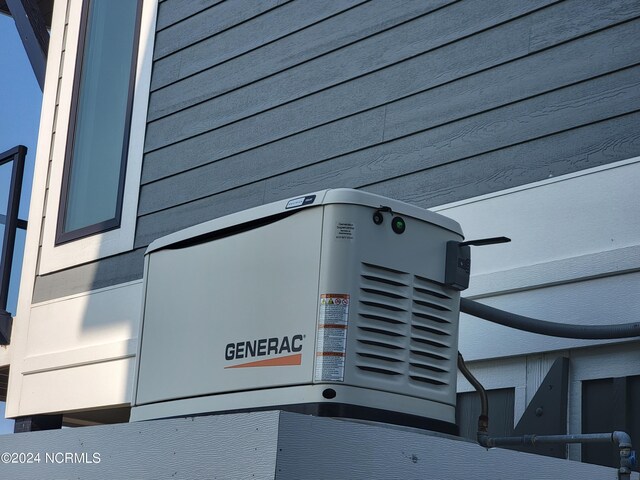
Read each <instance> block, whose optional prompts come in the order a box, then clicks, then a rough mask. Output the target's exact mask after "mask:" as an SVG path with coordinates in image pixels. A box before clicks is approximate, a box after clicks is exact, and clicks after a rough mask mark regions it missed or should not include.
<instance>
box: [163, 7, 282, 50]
mask: <svg viewBox="0 0 640 480" xmlns="http://www.w3.org/2000/svg"><path fill="white" fill-rule="evenodd" d="M292 1H293V0H284V1H282V2H281V3H276V4H275V5H274V6H273V7H271V8H269V9H267V10H263V11H261V12H260V13H258V14H257V15H254V16H252V17H248V18H245V19H243V20H241V21H239V22H237V23H234V24H232V25H229V26H227V27H224V28H223V29H221V30H218V31H217V32H215V33H214V34H213V35H210V36H209V37H205V38H201V39H199V40H197V41H195V42H193V43H190V44H188V45H185V46H183V47H180V48H178V49H176V50H172V51H170V52H168V53H165V54H160V55H159V56H157V57H156V56H155V55H154V57H153V61H154V62H155V61H157V60H161V59H163V58H165V57H168V56H169V55H172V54H174V53H177V52H179V51H181V50H184V49H185V48H189V47H190V46H191V45H195V44H197V43H200V42H202V41H203V40H206V39H207V38H210V37H213V36H215V35H218V34H220V33H222V32H225V31H227V30H231V29H232V28H235V27H237V26H238V25H242V24H243V23H246V22H249V21H251V20H253V19H254V18H256V17H259V16H260V15H264V14H265V13H267V12H270V11H272V10H275V9H277V8H280V7H282V6H283V5H286V4H287V3H290V2H292ZM219 5H220V4H215V5H212V6H210V7H208V8H205V9H204V10H201V11H200V12H198V13H197V14H196V15H201V14H202V13H204V12H206V11H207V10H211V9H214V8H216V7H218V6H219ZM194 16H195V15H191V16H189V17H186V18H183V19H182V20H180V21H179V22H176V23H174V24H173V25H171V27H175V26H176V25H179V24H180V23H182V22H184V21H186V20H189V19H190V18H192V17H194ZM167 30H168V28H166V29H162V30H158V31H156V35H157V34H158V33H160V32H163V31H167Z"/></svg>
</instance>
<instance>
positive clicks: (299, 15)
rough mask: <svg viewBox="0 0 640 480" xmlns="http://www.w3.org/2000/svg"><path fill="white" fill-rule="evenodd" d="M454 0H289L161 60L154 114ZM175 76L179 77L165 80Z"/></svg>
mask: <svg viewBox="0 0 640 480" xmlns="http://www.w3.org/2000/svg"><path fill="white" fill-rule="evenodd" d="M453 1H455V0H429V1H421V2H416V1H414V0H390V1H386V2H379V1H375V2H372V1H368V2H364V3H363V1H362V0H358V1H353V0H351V1H341V2H337V1H335V2H313V3H310V2H294V3H291V4H287V5H285V6H283V7H282V8H280V9H278V10H274V11H271V12H269V13H266V14H264V15H261V16H259V17H257V18H255V19H254V20H252V21H250V22H246V23H244V24H242V25H238V26H237V27H236V28H233V29H231V30H228V31H226V32H223V33H221V34H219V35H216V36H214V37H210V38H209V39H207V40H205V41H202V42H199V43H197V44H195V45H193V46H191V47H189V48H187V49H184V50H181V51H179V52H177V53H176V54H174V55H170V56H168V57H165V58H163V59H161V60H159V61H157V62H156V64H155V65H154V72H153V80H152V82H151V89H152V91H153V90H157V91H155V92H154V93H153V94H152V96H151V103H150V106H149V119H150V120H155V119H157V118H159V117H161V116H164V115H167V114H169V113H172V112H175V111H177V110H181V109H183V108H185V107H188V106H190V105H194V104H196V103H198V102H201V101H203V100H208V99H210V98H212V97H214V96H217V95H220V94H222V93H224V92H226V91H229V90H231V89H234V88H237V87H238V86H240V84H239V79H241V84H242V85H244V84H247V83H250V82H252V81H256V80H259V79H261V78H264V77H266V76H268V75H273V74H274V73H277V72H281V71H283V70H286V69H288V68H291V67H293V66H295V65H299V64H301V63H303V62H306V61H308V60H311V59H313V58H316V57H318V56H320V55H324V54H326V53H328V52H331V51H332V50H335V49H337V48H341V47H344V46H345V45H348V44H351V43H353V42H357V41H359V40H361V39H363V38H366V37H368V36H370V35H373V34H377V33H379V32H380V31H382V30H386V29H388V28H392V27H394V26H395V25H398V24H400V23H402V22H405V21H407V20H411V19H413V18H415V17H418V16H420V15H425V14H427V13H429V12H431V11H433V10H435V9H437V8H441V7H442V6H444V5H447V4H450V3H452V2H453ZM285 10H291V12H285ZM285 13H286V15H284V14H285ZM256 32H260V35H255V33H256ZM257 47H259V48H257ZM241 54H242V55H241ZM240 55H241V56H240ZM235 57H238V58H235ZM230 59H233V61H229V60H230ZM222 62H225V63H224V64H223V65H220V64H221V63H222ZM212 67H215V68H212ZM203 70H204V71H203ZM198 72H200V73H198ZM185 77H188V78H185ZM177 80H182V81H180V82H178V83H175V84H173V85H168V84H170V83H173V82H176V81H177ZM163 86H164V88H162V89H161V90H158V88H160V87H163Z"/></svg>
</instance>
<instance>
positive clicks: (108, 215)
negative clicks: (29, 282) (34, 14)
mask: <svg viewBox="0 0 640 480" xmlns="http://www.w3.org/2000/svg"><path fill="white" fill-rule="evenodd" d="M84 9H85V10H84V16H83V18H84V20H83V29H82V31H81V32H80V38H81V41H80V42H81V44H80V47H79V50H78V63H77V66H76V85H75V86H74V95H73V101H72V113H71V122H70V128H69V140H68V143H67V159H66V164H65V173H64V180H63V191H62V199H61V208H60V217H59V221H58V238H57V242H58V243H61V242H64V241H68V240H73V239H75V238H79V237H82V236H86V235H90V234H93V233H97V232H100V231H104V230H108V229H111V228H115V227H117V226H118V225H119V224H120V210H121V207H122V205H121V203H122V191H123V185H124V169H125V166H126V152H127V148H128V133H129V132H128V130H129V121H130V117H131V104H132V92H133V82H134V73H135V59H136V51H137V48H136V47H137V37H138V32H137V30H138V22H139V10H140V5H139V2H138V1H135V0H88V1H87V2H86V3H85V6H84Z"/></svg>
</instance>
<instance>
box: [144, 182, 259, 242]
mask: <svg viewBox="0 0 640 480" xmlns="http://www.w3.org/2000/svg"><path fill="white" fill-rule="evenodd" d="M264 197H265V181H261V182H258V183H252V184H250V185H246V186H244V187H240V188H234V189H233V190H228V191H226V192H224V193H221V194H219V195H213V196H210V197H206V198H202V199H200V200H196V201H195V202H191V203H187V204H184V205H179V206H177V207H174V208H171V209H167V210H162V211H160V212H157V213H155V214H153V215H145V216H143V217H139V218H138V229H137V231H136V240H135V245H134V247H135V248H140V247H144V246H147V245H149V243H151V242H152V241H153V240H155V239H156V238H160V237H163V236H164V235H169V234H170V233H173V232H177V231H178V230H182V229H183V228H187V227H190V226H192V225H197V224H198V223H202V222H206V221H207V220H213V219H214V218H218V217H222V216H224V215H228V214H230V213H235V212H238V211H240V210H245V209H247V208H252V207H257V206H258V205H262V204H263V203H264Z"/></svg>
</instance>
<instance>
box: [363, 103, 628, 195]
mask: <svg viewBox="0 0 640 480" xmlns="http://www.w3.org/2000/svg"><path fill="white" fill-rule="evenodd" d="M639 112H640V108H639V109H637V110H632V111H630V112H625V113H620V114H617V115H613V116H611V117H607V118H602V119H599V120H594V121H592V122H587V123H584V124H581V125H578V126H574V127H569V128H564V129H561V130H556V131H554V132H551V133H546V134H544V135H540V136H537V137H532V138H528V139H526V140H522V141H519V142H514V143H512V144H509V145H502V146H499V147H496V148H493V149H490V150H485V151H483V152H480V153H474V154H472V155H469V156H467V157H460V158H457V159H455V160H451V161H448V162H444V163H438V164H437V165H431V166H429V167H426V168H422V169H418V170H414V171H412V172H407V173H403V174H402V175H397V176H392V177H387V178H385V179H384V180H379V181H375V182H371V183H362V184H359V185H358V186H357V187H356V188H362V189H365V188H367V187H372V186H375V185H379V184H382V183H385V182H388V181H392V180H398V179H401V178H404V177H410V176H411V175H415V174H417V173H423V172H426V171H428V170H433V169H434V168H439V167H443V166H446V165H453V164H455V163H458V162H463V161H468V160H472V159H474V158H476V157H480V156H482V155H487V154H491V153H495V152H498V151H500V150H505V149H508V148H512V147H517V146H519V145H524V144H526V143H532V142H536V141H539V140H542V139H545V138H549V137H554V136H557V135H562V134H565V133H567V132H570V131H571V130H579V129H581V128H586V127H590V126H592V125H597V124H599V123H605V122H609V121H612V120H615V119H618V118H623V117H626V116H633V115H634V114H637V113H639Z"/></svg>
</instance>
